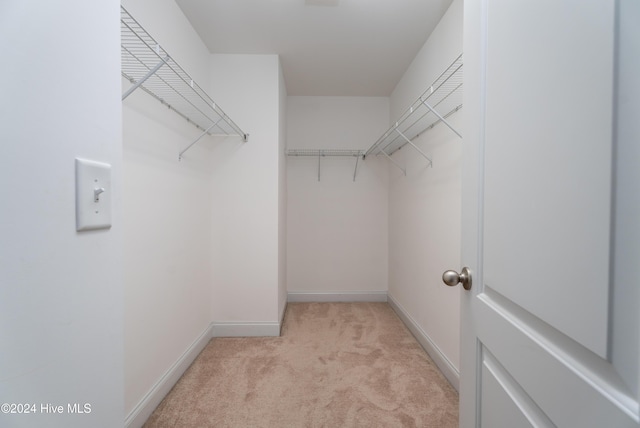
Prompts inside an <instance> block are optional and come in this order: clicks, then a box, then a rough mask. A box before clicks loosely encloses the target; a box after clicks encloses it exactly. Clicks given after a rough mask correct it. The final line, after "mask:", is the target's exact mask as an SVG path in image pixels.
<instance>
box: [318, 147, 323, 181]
mask: <svg viewBox="0 0 640 428" xmlns="http://www.w3.org/2000/svg"><path fill="white" fill-rule="evenodd" d="M320 156H322V150H318V181H320Z"/></svg>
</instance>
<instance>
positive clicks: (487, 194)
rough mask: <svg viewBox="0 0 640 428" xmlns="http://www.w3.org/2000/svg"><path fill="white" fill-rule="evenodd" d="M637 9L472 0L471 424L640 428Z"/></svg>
mask: <svg viewBox="0 0 640 428" xmlns="http://www.w3.org/2000/svg"><path fill="white" fill-rule="evenodd" d="M638 3H640V2H637V1H635V2H634V1H633V0H620V1H619V2H615V1H613V0H610V1H607V0H599V1H595V0H594V1H584V0H564V1H557V0H518V1H514V0H482V1H481V0H469V1H466V2H465V26H464V29H465V48H464V52H465V82H464V85H465V109H464V110H465V117H466V119H467V122H466V127H465V134H464V161H463V231H462V232H463V233H462V247H463V254H462V260H463V265H466V266H468V267H469V268H470V269H471V271H472V276H473V286H472V288H471V290H469V291H468V292H465V293H463V296H462V328H463V331H462V341H463V342H462V367H461V369H462V370H461V391H460V394H461V395H460V399H461V426H462V427H474V426H475V427H478V426H482V427H487V428H501V427H505V428H507V427H509V428H511V427H521V426H522V427H526V426H534V427H538V426H541V427H547V426H549V427H554V426H557V427H639V426H640V424H639V422H638V421H639V410H638V397H639V383H640V373H639V370H638V367H639V365H640V353H639V347H638V342H639V337H640V327H639V325H640V322H639V317H638V306H639V303H640V302H639V301H638V291H637V290H638V288H639V284H640V280H639V277H638V276H637V275H635V276H632V277H629V276H628V275H625V273H630V274H631V273H633V272H635V273H636V274H637V273H638V268H637V265H638V264H640V251H638V243H637V240H634V239H629V237H630V236H631V237H634V236H635V237H637V236H638V229H639V227H640V218H639V216H638V214H639V213H638V209H637V207H638V205H639V201H640V185H639V184H638V183H640V174H639V173H638V172H637V170H638V169H640V168H638V164H639V163H640V158H639V159H636V160H635V162H633V161H630V160H629V155H630V154H631V155H632V154H634V153H635V154H638V150H637V149H635V147H637V146H638V145H639V144H640V142H638V141H637V140H634V138H633V136H632V134H633V132H631V131H629V130H631V129H636V130H637V125H634V124H633V123H632V122H633V121H634V119H624V117H625V114H627V113H628V110H629V109H631V108H633V107H634V105H635V107H636V108H637V105H638V102H637V101H630V102H628V103H624V102H623V101H622V100H623V99H624V97H628V95H629V92H633V91H634V90H635V91H636V93H637V88H638V84H637V83H633V81H632V79H635V81H636V82H637V79H638V77H637V76H638V74H634V73H633V72H630V71H629V70H631V69H632V65H633V64H630V63H626V62H625V61H626V59H625V58H637V57H638V55H637V53H638V52H637V51H634V49H636V48H637V47H638V45H639V43H638V42H637V41H638V40H640V38H638V36H639V34H638V31H637V30H635V27H638V25H637V22H640V21H638V18H640V13H638V12H640V8H639V7H638V6H637V4H638ZM622 12H625V13H626V15H624V17H623V14H622ZM631 16H635V19H632V18H630V17H631ZM634 22H635V24H634ZM620 24H622V26H621V25H620ZM621 28H622V29H624V28H627V29H629V32H626V31H621ZM634 40H636V42H634ZM633 52H636V53H633ZM633 61H635V64H636V66H637V60H635V59H632V62H633ZM636 69H637V67H636ZM629 75H631V76H635V77H634V78H630V79H627V78H626V77H625V76H627V77H628V76H629ZM627 80H628V81H627ZM629 82H631V83H629ZM638 95H640V94H638ZM636 100H637V98H636ZM628 116H629V117H630V118H631V117H634V115H633V114H630V115H628ZM635 117H636V119H635V121H636V122H637V121H640V112H638V111H637V110H635ZM634 126H635V128H634ZM625 130H626V131H625ZM627 131H629V132H627ZM635 137H637V135H636V136H635ZM634 189H635V191H634ZM634 260H635V261H634Z"/></svg>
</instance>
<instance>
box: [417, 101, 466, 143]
mask: <svg viewBox="0 0 640 428" xmlns="http://www.w3.org/2000/svg"><path fill="white" fill-rule="evenodd" d="M420 102H421V103H422V104H424V105H425V107H427V108H428V109H429V110H431V112H432V113H433V114H435V115H436V116H438V119H440V120H441V121H442V123H444V124H445V125H447V126H448V127H449V129H450V130H452V131H453V132H455V134H456V135H457V136H458V137H460V138H462V135H460V133H459V132H458V131H456V130H455V128H454V127H453V126H451V124H450V123H449V122H447V119H445V118H444V117H442V116H441V115H440V113H438V112H437V111H435V110H434V109H433V107H431V106H430V105H429V104H428V103H427V102H426V101H425V100H423V99H422V98H420Z"/></svg>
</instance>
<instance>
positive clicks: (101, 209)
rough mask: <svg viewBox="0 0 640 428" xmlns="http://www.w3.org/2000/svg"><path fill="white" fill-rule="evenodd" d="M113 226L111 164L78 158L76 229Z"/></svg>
mask: <svg viewBox="0 0 640 428" xmlns="http://www.w3.org/2000/svg"><path fill="white" fill-rule="evenodd" d="M110 227H111V165H109V164H106V163H102V162H95V161H90V160H86V159H79V158H76V230H77V231H83V230H92V229H106V228H110Z"/></svg>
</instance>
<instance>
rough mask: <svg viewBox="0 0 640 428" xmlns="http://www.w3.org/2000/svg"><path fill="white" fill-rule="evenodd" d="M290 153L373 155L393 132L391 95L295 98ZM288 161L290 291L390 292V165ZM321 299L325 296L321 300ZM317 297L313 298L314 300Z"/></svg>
mask: <svg viewBox="0 0 640 428" xmlns="http://www.w3.org/2000/svg"><path fill="white" fill-rule="evenodd" d="M287 112H288V113H287V144H288V148H289V149H353V150H359V149H362V150H366V149H368V148H369V146H371V145H372V144H373V143H374V142H375V141H376V140H377V139H378V137H379V136H380V135H381V134H382V132H383V131H384V130H385V128H386V123H387V121H388V119H389V100H388V98H386V97H289V98H288V100H287ZM355 164H356V159H355V158H353V157H340V158H338V157H334V158H330V157H327V158H324V159H322V160H321V172H320V175H321V177H320V181H318V160H317V158H314V157H288V160H287V165H288V166H287V171H288V175H287V182H288V192H289V203H288V212H287V217H288V220H287V222H288V231H287V233H288V253H287V254H288V256H287V262H288V263H287V264H288V269H287V272H288V274H287V284H288V287H289V293H290V294H298V295H302V294H304V293H308V294H312V295H314V294H318V293H332V294H344V293H354V292H355V293H367V292H386V290H387V245H388V242H387V219H388V217H387V169H386V164H385V161H384V160H381V159H377V158H371V159H367V160H366V161H364V162H363V161H362V160H360V162H359V164H358V171H357V177H356V181H355V182H354V181H353V174H354V168H355ZM316 297H317V296H316ZM312 299H313V298H312Z"/></svg>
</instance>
